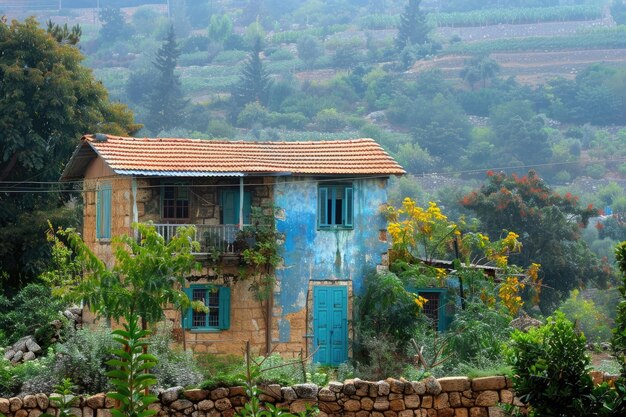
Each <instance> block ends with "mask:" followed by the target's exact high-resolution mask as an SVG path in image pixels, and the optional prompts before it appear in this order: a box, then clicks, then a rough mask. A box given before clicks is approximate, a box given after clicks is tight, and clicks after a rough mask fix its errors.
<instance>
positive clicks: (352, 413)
mask: <svg viewBox="0 0 626 417" xmlns="http://www.w3.org/2000/svg"><path fill="white" fill-rule="evenodd" d="M591 377H592V378H593V380H594V382H595V383H596V384H599V383H601V382H603V381H607V380H611V379H615V377H612V376H608V375H604V374H602V373H601V372H592V373H591ZM53 398H54V394H53V395H52V396H47V395H45V394H36V395H26V396H24V397H21V398H18V397H14V398H0V413H2V414H4V415H5V416H6V417H40V416H41V414H43V413H44V412H47V413H49V414H52V415H56V411H57V410H56V409H55V408H54V407H53V406H52V404H53V403H54V401H53ZM51 399H52V401H51ZM246 400H247V397H246V393H245V389H244V388H243V387H232V388H216V389H213V390H202V389H192V390H183V388H182V387H174V388H170V389H167V390H165V391H163V392H161V393H160V394H159V402H158V403H155V404H153V405H152V406H151V408H153V409H154V410H156V411H157V413H158V414H157V415H158V416H160V417H166V416H173V417H233V416H234V415H235V413H236V412H237V411H238V410H239V409H240V408H241V407H242V406H243V404H245V402H246ZM260 400H261V401H264V402H269V403H272V404H275V405H277V406H278V407H281V408H284V409H289V410H290V411H291V412H293V413H298V412H302V411H305V410H306V408H307V406H317V407H318V408H319V410H320V413H319V416H320V417H335V416H345V417H367V416H373V417H412V416H414V417H500V416H504V415H505V414H504V413H503V411H502V409H501V408H500V407H499V404H514V405H517V406H519V407H522V408H523V407H524V404H522V403H521V402H519V400H518V399H517V398H516V397H515V393H514V392H513V390H512V389H511V381H510V380H509V379H508V378H505V377H503V376H493V377H485V378H474V379H469V378H466V377H449V378H440V379H435V378H432V377H431V378H426V379H425V380H423V381H420V382H409V381H405V380H397V379H391V378H389V379H386V380H384V381H378V382H369V381H362V380H360V379H353V380H347V381H345V382H343V383H341V382H331V383H330V384H329V385H328V387H325V388H320V387H318V386H317V385H315V384H299V385H294V386H291V387H281V386H280V385H268V386H265V387H263V389H262V394H261V395H260ZM114 405H115V402H114V401H113V400H112V399H110V398H107V397H106V396H105V395H104V394H96V395H93V396H90V397H78V398H77V399H76V404H75V407H74V408H72V410H71V411H72V414H74V415H75V416H76V417H111V409H112V408H113V407H114Z"/></svg>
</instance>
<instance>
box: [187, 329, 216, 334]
mask: <svg viewBox="0 0 626 417" xmlns="http://www.w3.org/2000/svg"><path fill="white" fill-rule="evenodd" d="M185 330H187V331H189V332H191V333H220V332H223V331H224V329H185Z"/></svg>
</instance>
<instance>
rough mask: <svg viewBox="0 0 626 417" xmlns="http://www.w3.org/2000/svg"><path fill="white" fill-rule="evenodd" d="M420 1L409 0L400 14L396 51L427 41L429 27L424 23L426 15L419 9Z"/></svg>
mask: <svg viewBox="0 0 626 417" xmlns="http://www.w3.org/2000/svg"><path fill="white" fill-rule="evenodd" d="M420 2H421V0H409V2H408V3H407V5H406V6H405V8H404V13H402V15H401V16H400V24H399V25H398V34H397V36H396V39H395V43H396V48H397V49H398V51H402V50H403V49H404V48H405V47H406V46H413V45H422V44H424V43H426V42H427V41H428V33H429V32H430V28H429V27H428V24H427V23H426V15H425V14H424V13H422V11H420Z"/></svg>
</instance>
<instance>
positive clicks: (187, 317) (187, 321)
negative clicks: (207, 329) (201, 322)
mask: <svg viewBox="0 0 626 417" xmlns="http://www.w3.org/2000/svg"><path fill="white" fill-rule="evenodd" d="M184 291H185V294H186V295H187V298H189V301H192V299H191V298H192V293H193V290H192V289H191V287H189V288H185V289H184ZM192 324H193V309H192V308H191V307H189V308H188V309H187V311H186V312H185V314H184V315H183V329H191V325H192Z"/></svg>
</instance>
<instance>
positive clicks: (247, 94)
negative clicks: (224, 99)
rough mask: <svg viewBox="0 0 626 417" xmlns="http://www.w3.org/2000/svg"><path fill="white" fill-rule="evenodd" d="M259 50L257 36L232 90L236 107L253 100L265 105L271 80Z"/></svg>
mask: <svg viewBox="0 0 626 417" xmlns="http://www.w3.org/2000/svg"><path fill="white" fill-rule="evenodd" d="M261 50H262V46H261V38H258V37H257V38H256V41H255V42H254V47H253V48H252V51H251V52H250V55H249V56H248V59H247V61H246V62H245V64H244V66H243V69H242V70H241V74H240V75H239V82H238V83H237V85H236V86H235V88H234V91H233V98H234V101H235V105H236V106H237V108H242V107H244V106H245V105H246V104H248V103H251V102H254V101H258V102H259V103H261V104H262V105H264V106H265V105H267V101H268V98H269V97H268V96H269V90H270V86H271V81H270V78H269V75H268V73H267V71H266V70H265V67H264V66H263V62H262V61H261Z"/></svg>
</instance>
